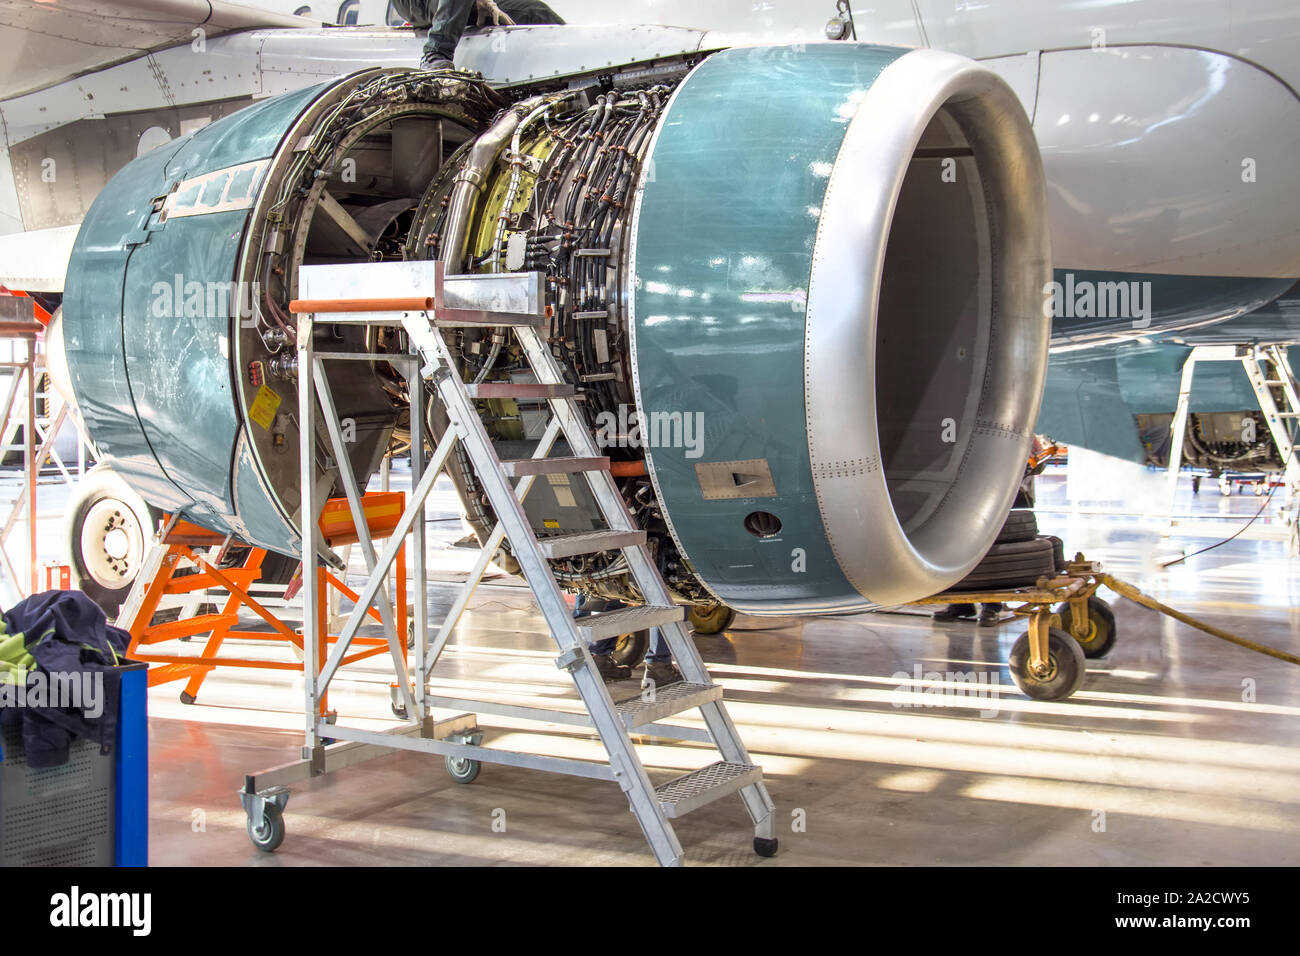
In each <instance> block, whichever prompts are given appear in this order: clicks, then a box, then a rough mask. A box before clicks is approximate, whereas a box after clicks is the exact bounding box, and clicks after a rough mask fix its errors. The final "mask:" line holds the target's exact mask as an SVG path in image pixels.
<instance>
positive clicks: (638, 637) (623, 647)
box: [609, 631, 650, 667]
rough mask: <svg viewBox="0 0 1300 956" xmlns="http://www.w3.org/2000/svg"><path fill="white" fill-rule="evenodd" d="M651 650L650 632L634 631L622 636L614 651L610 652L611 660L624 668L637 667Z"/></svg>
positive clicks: (619, 637)
mask: <svg viewBox="0 0 1300 956" xmlns="http://www.w3.org/2000/svg"><path fill="white" fill-rule="evenodd" d="M649 649H650V632H649V631H633V632H632V633H630V634H620V635H619V636H618V643H616V644H615V645H614V649H613V650H612V651H610V652H609V656H610V659H611V660H612V661H613V662H614V663H615V664H619V665H622V666H624V667H636V665H638V664H640V663H641V661H642V659H644V657H645V652H646V651H647V650H649Z"/></svg>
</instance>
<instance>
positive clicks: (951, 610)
mask: <svg viewBox="0 0 1300 956" xmlns="http://www.w3.org/2000/svg"><path fill="white" fill-rule="evenodd" d="M974 616H975V605H974V604H949V605H948V606H947V607H946V608H944V609H943V610H941V611H935V612H934V619H935V620H936V621H958V620H961V619H962V618H970V617H974Z"/></svg>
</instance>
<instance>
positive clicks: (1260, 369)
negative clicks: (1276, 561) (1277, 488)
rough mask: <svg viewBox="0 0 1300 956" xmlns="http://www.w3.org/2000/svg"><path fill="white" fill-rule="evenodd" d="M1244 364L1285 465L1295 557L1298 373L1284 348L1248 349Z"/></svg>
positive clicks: (1299, 477)
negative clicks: (1292, 367) (1296, 374)
mask: <svg viewBox="0 0 1300 956" xmlns="http://www.w3.org/2000/svg"><path fill="white" fill-rule="evenodd" d="M1241 364H1242V367H1243V368H1244V369H1245V370H1246V377H1247V378H1249V379H1250V385H1251V388H1253V389H1254V391H1255V398H1256V399H1257V400H1258V401H1259V409H1260V411H1261V412H1263V413H1264V421H1265V423H1266V424H1267V425H1268V430H1269V433H1270V434H1271V435H1272V436H1273V444H1274V445H1275V446H1276V447H1277V453H1278V457H1279V458H1280V459H1281V460H1282V462H1283V471H1282V481H1283V483H1284V491H1285V495H1286V497H1285V500H1284V502H1283V505H1282V513H1283V520H1284V521H1285V522H1286V523H1287V524H1288V525H1289V526H1290V528H1291V536H1290V541H1289V550H1290V553H1291V554H1292V555H1295V554H1297V553H1300V528H1298V527H1297V522H1296V517H1297V515H1296V505H1297V502H1298V500H1300V461H1297V460H1296V448H1295V435H1296V427H1297V421H1298V420H1300V390H1298V389H1297V385H1296V377H1295V372H1293V371H1292V369H1291V361H1290V359H1289V358H1288V356H1287V346H1285V345H1262V346H1258V347H1256V348H1252V349H1249V350H1247V351H1245V352H1244V353H1243V354H1242V356H1241Z"/></svg>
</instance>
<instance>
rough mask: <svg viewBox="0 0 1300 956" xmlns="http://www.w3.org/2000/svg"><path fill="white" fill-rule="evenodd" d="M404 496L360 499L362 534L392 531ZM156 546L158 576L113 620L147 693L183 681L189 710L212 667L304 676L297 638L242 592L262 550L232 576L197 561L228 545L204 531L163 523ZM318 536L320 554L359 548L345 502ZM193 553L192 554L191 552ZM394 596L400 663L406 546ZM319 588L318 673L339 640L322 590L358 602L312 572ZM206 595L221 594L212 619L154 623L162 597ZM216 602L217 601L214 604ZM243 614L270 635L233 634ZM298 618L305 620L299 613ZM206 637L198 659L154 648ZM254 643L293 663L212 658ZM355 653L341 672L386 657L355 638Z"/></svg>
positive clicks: (329, 507) (334, 503)
mask: <svg viewBox="0 0 1300 956" xmlns="http://www.w3.org/2000/svg"><path fill="white" fill-rule="evenodd" d="M405 499H406V496H405V495H404V494H403V493H402V492H377V493H373V494H366V495H364V496H363V497H362V508H363V511H364V513H365V518H366V526H367V527H368V528H369V530H370V536H371V538H372V540H373V539H379V538H386V537H388V536H389V535H390V534H391V533H392V532H393V529H394V528H396V527H397V522H398V519H400V518H401V516H402V510H403V508H404V507H405ZM164 527H166V528H167V530H166V532H165V534H164V537H163V539H162V541H161V542H160V546H162V547H165V548H166V551H165V552H164V553H163V555H162V562H161V565H160V567H159V571H158V573H157V574H155V575H154V577H153V579H152V580H151V581H148V582H147V584H146V589H145V592H144V596H143V600H142V602H141V604H140V606H139V608H138V609H136V610H135V611H134V612H133V613H132V612H131V611H130V607H129V604H128V607H127V609H126V610H127V613H128V614H130V620H119V621H118V626H120V627H122V628H124V629H125V630H127V631H129V632H130V634H131V643H130V646H129V647H128V649H127V653H126V656H127V657H128V658H130V659H131V660H135V661H146V662H148V663H150V664H153V665H155V666H153V667H151V668H150V669H149V677H148V680H149V686H150V687H153V686H155V685H157V684H165V683H168V682H170V681H177V680H184V681H186V682H187V683H186V685H185V689H184V690H183V691H182V692H181V700H182V701H184V702H185V703H187V704H192V703H194V701H195V699H196V698H197V697H198V693H199V688H200V687H202V686H203V681H204V679H205V678H206V677H207V676H208V674H209V673H211V672H212V670H213V669H214V668H216V667H252V668H262V669H265V670H289V671H293V670H297V671H300V670H302V669H303V664H302V652H303V644H302V635H301V634H299V633H298V632H297V631H295V630H294V629H292V628H291V627H289V626H288V625H286V624H285V623H283V622H282V621H281V620H280V619H279V618H277V617H276V616H275V615H274V614H273V613H271V611H270V610H268V609H267V608H266V607H264V606H263V605H262V604H261V603H259V602H258V601H257V600H256V599H255V598H253V597H252V596H251V595H250V594H249V593H248V592H249V589H250V588H251V587H252V585H253V584H254V583H256V582H257V581H258V580H259V579H260V578H261V574H262V561H263V560H264V559H265V558H266V554H267V552H266V551H265V550H263V549H261V548H250V549H249V553H248V557H247V558H245V559H244V562H243V563H242V564H241V565H239V566H237V567H231V568H224V569H221V568H217V567H216V566H215V564H214V563H213V560H219V559H216V558H213V559H212V560H210V559H209V558H207V557H204V556H203V554H202V553H200V551H201V550H203V549H209V548H214V549H220V548H222V547H223V546H225V545H228V544H229V543H230V542H229V540H228V539H227V538H226V537H225V536H223V535H221V534H218V533H217V532H215V531H209V530H207V529H206V528H201V527H199V526H198V525H195V524H191V523H190V522H188V521H169V522H168V523H167V524H166V525H165V526H164ZM320 529H321V534H322V535H323V536H324V540H325V544H326V546H327V547H331V548H336V547H343V546H345V545H349V544H355V543H357V541H358V540H359V537H358V535H357V529H356V526H355V525H354V524H353V521H352V515H351V512H350V511H349V509H348V502H347V499H346V498H331V499H330V500H329V502H327V503H326V505H325V507H324V509H323V510H322V511H321V517H320ZM196 549H199V550H196ZM184 562H189V563H192V564H193V566H194V568H195V569H196V570H195V571H194V573H185V574H178V573H177V572H178V571H179V570H180V569H181V566H182V564H183V563H184ZM395 570H396V577H397V594H396V600H395V602H394V603H395V605H396V608H395V610H396V612H397V613H396V624H397V633H398V635H399V638H400V639H399V640H398V644H399V645H400V647H401V653H402V656H403V659H405V657H406V640H405V634H406V617H407V594H406V546H405V545H403V546H402V547H401V548H400V549H399V550H398V552H397V560H396V569H395ZM316 574H317V581H318V587H317V589H316V594H317V596H318V597H317V602H316V620H317V628H318V630H317V633H318V634H322V635H326V636H325V639H324V640H322V641H321V642H320V644H319V646H318V648H317V653H318V657H319V661H318V667H324V665H325V661H326V658H327V656H328V654H329V651H330V647H331V645H332V644H333V643H334V642H335V641H336V640H337V639H338V636H337V635H335V634H330V633H329V597H328V595H329V592H328V589H329V588H331V587H332V588H334V589H336V590H337V591H339V592H340V593H341V594H343V595H344V596H346V597H347V598H348V599H349V600H351V601H356V600H357V592H355V591H353V590H352V589H351V588H349V587H348V586H347V585H346V584H344V583H343V581H342V580H341V579H340V578H339V577H338V576H336V575H335V573H334V572H333V571H331V570H330V569H328V568H324V567H318V568H317V569H316ZM301 575H302V568H301V567H299V569H298V572H297V574H296V575H295V576H294V581H293V582H291V583H290V585H289V588H288V589H287V593H288V594H289V595H292V593H293V592H294V591H296V590H297V589H296V587H295V585H296V584H297V583H298V581H299V578H300V577H301ZM206 589H213V590H219V591H223V592H225V594H226V598H225V602H224V604H223V606H222V607H221V610H220V611H218V612H217V613H215V614H198V615H195V616H193V617H188V618H182V619H180V620H174V621H163V622H160V623H156V624H155V623H154V622H153V621H154V616H155V614H156V613H157V611H158V605H159V604H160V603H161V601H162V599H163V596H164V595H174V594H192V593H194V592H195V591H202V590H206ZM217 599H218V600H220V596H219V595H218V596H217ZM240 607H246V608H248V609H249V610H250V611H252V612H253V613H254V614H256V615H257V616H258V617H260V618H261V619H262V620H263V621H265V622H266V623H267V625H269V628H249V627H246V626H245V627H237V625H238V624H239V609H240ZM304 613H305V612H304ZM367 613H368V614H369V615H370V617H371V618H373V619H374V620H375V621H378V622H380V623H382V619H381V618H380V616H379V613H378V612H377V611H376V610H375V609H374V608H373V607H372V608H370V609H369V610H368V612H367ZM204 634H206V635H208V637H207V641H206V643H205V644H204V646H203V650H202V652H201V653H200V654H197V655H195V654H181V653H164V652H160V651H158V650H155V647H156V646H157V645H159V644H164V643H166V642H168V641H175V640H179V639H181V638H191V637H197V636H200V635H204ZM240 640H245V641H246V640H256V641H267V640H271V641H283V642H285V643H287V644H292V645H293V646H294V647H296V648H297V650H298V659H297V660H287V661H286V660H265V659H258V658H248V657H225V656H219V654H218V652H219V651H220V650H221V648H222V645H224V644H225V643H226V642H227V641H240ZM352 646H353V647H354V648H356V649H357V650H356V651H355V652H354V653H351V654H349V655H348V656H347V657H345V658H343V661H342V664H352V663H355V662H357V661H360V660H364V659H366V658H367V657H374V656H375V655H377V654H383V653H385V652H387V651H388V640H387V639H386V638H383V637H361V636H357V637H356V638H354V639H353V641H352ZM326 703H327V702H326V699H325V697H324V696H323V695H322V697H321V700H320V713H321V715H322V716H323V715H324V714H326V713H327V706H326Z"/></svg>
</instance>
